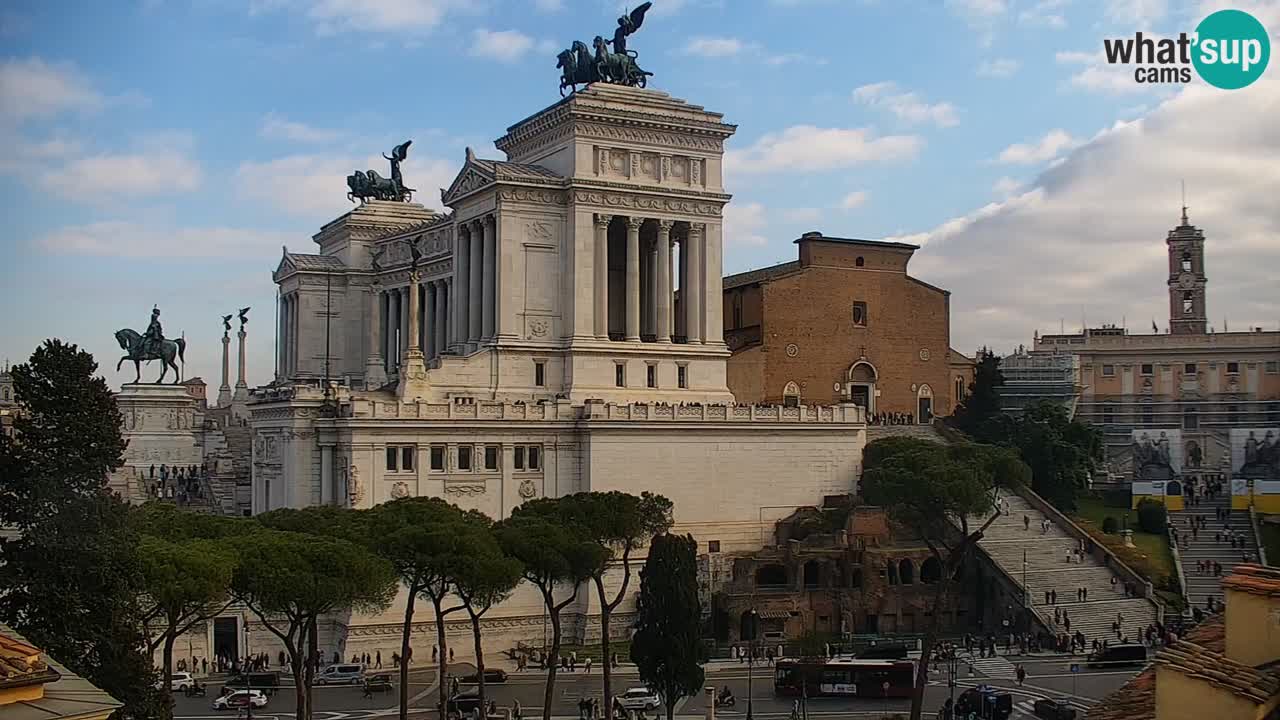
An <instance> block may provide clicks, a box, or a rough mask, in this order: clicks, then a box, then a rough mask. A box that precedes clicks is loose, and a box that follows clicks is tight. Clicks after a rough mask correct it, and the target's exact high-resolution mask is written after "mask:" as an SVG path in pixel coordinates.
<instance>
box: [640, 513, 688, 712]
mask: <svg viewBox="0 0 1280 720" xmlns="http://www.w3.org/2000/svg"><path fill="white" fill-rule="evenodd" d="M636 614H637V618H636V632H635V635H634V636H633V637H632V639H631V660H632V661H633V662H634V663H635V664H636V666H637V667H638V668H639V670H640V680H641V681H643V682H644V684H645V685H647V686H649V687H651V688H653V689H655V690H657V691H658V692H659V694H661V695H662V702H663V704H665V705H666V708H667V720H672V718H674V717H675V711H676V703H678V702H679V701H680V698H684V697H689V696H692V695H694V694H696V693H698V692H699V691H701V689H702V684H703V680H704V673H703V670H702V644H701V642H700V638H701V630H702V605H701V601H700V600H699V598H698V543H697V541H695V540H694V539H693V536H692V535H683V536H681V535H659V536H657V537H655V538H654V539H653V543H652V544H651V545H650V547H649V557H648V558H647V559H646V560H645V563H644V568H642V569H641V570H640V594H639V596H638V597H637V598H636Z"/></svg>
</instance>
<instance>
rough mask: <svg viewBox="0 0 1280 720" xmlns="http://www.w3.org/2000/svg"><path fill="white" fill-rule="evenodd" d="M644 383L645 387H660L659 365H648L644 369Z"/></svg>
mask: <svg viewBox="0 0 1280 720" xmlns="http://www.w3.org/2000/svg"><path fill="white" fill-rule="evenodd" d="M644 373H645V375H644V385H645V387H651V388H656V387H658V366H657V365H647V366H646V367H645V369H644Z"/></svg>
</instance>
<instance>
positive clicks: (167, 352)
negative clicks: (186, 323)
mask: <svg viewBox="0 0 1280 720" xmlns="http://www.w3.org/2000/svg"><path fill="white" fill-rule="evenodd" d="M116 342H118V343H120V349H121V350H124V351H125V356H124V357H122V358H120V360H119V362H117V363H116V371H117V372H119V370H120V365H121V364H123V363H124V361H125V360H132V361H133V371H134V379H133V381H134V382H135V383H136V382H141V380H142V367H141V363H142V362H143V361H144V360H146V361H151V360H159V361H160V367H161V368H162V370H161V372H160V379H159V380H156V382H157V383H162V382H164V377H165V375H167V374H168V373H169V368H173V384H174V385H177V384H178V383H179V382H180V381H181V379H182V374H181V372H180V371H179V370H178V364H177V363H176V362H174V358H177V359H178V360H182V361H184V362H185V361H186V358H184V357H183V353H184V352H185V351H186V349H187V341H186V340H183V339H182V338H178V339H177V340H163V341H161V343H160V351H159V352H156V351H154V350H151V349H147V350H145V351H144V350H143V348H142V335H140V334H139V333H138V331H136V330H131V329H129V328H124V329H123V330H117V331H116Z"/></svg>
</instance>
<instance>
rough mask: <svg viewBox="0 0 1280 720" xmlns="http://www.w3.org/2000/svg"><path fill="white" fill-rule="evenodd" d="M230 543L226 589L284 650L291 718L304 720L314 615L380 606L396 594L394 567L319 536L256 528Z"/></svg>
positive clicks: (315, 651) (312, 665) (308, 707)
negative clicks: (231, 569)
mask: <svg viewBox="0 0 1280 720" xmlns="http://www.w3.org/2000/svg"><path fill="white" fill-rule="evenodd" d="M347 512H355V511H347ZM233 544H234V547H235V550H236V553H237V555H238V558H239V562H238V564H237V565H236V569H235V573H234V575H233V577H232V582H231V587H232V592H233V593H234V594H235V596H236V597H237V598H238V599H240V600H242V601H243V602H244V603H245V605H247V606H248V607H249V609H250V610H251V611H253V613H254V614H255V615H257V616H258V619H259V621H260V622H261V623H262V625H263V627H265V628H267V630H269V631H270V632H271V633H272V634H273V635H275V636H276V637H277V638H279V640H280V642H281V643H282V644H283V645H284V648H285V652H286V653H287V654H288V656H289V668H290V671H291V673H292V674H293V681H294V692H295V701H296V703H297V712H296V717H297V720H311V717H312V704H311V685H312V681H313V680H314V678H315V670H316V662H315V661H316V660H318V658H319V648H318V647H317V625H318V623H319V621H320V618H321V617H323V616H325V615H328V614H330V613H334V612H344V611H352V610H354V611H377V610H382V609H385V608H386V607H387V606H389V605H390V604H391V600H392V598H394V597H395V593H396V587H397V582H396V573H395V570H394V569H393V568H392V567H391V564H390V563H388V562H387V561H385V560H383V559H382V558H379V557H377V556H376V555H374V554H373V553H372V552H370V551H369V550H368V549H366V548H365V547H363V546H361V545H358V544H356V543H354V542H351V541H349V540H344V539H341V538H336V537H330V536H326V535H309V534H305V533H299V532H291V531H288V530H275V529H271V528H266V527H263V528H261V529H258V530H256V531H253V532H249V533H245V534H242V535H240V536H238V537H237V538H235V539H234V541H233Z"/></svg>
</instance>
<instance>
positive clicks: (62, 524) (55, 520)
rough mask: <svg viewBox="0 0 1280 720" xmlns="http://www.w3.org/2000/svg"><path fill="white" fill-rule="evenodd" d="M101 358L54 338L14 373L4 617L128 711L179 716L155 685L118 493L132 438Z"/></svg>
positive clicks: (4, 462)
mask: <svg viewBox="0 0 1280 720" xmlns="http://www.w3.org/2000/svg"><path fill="white" fill-rule="evenodd" d="M96 371H97V364H96V363H95V362H94V360H93V357H92V356H91V355H90V354H89V353H86V352H83V351H81V350H80V349H78V348H77V347H76V346H75V345H68V344H65V343H62V342H60V341H58V340H48V341H46V342H45V343H44V344H43V345H41V346H40V347H39V348H37V349H36V351H35V352H34V353H33V354H32V356H31V358H30V360H29V361H28V362H27V363H24V364H21V365H17V366H15V367H14V368H13V370H12V375H13V383H14V391H15V400H16V402H17V403H18V404H19V406H20V407H21V413H19V415H18V418H17V420H16V421H15V423H14V429H15V431H16V432H15V436H14V437H8V436H4V435H0V525H9V526H12V527H15V528H16V529H17V530H18V533H17V537H16V538H14V539H10V540H0V618H3V619H4V620H5V621H6V622H8V623H9V624H10V625H12V626H13V627H14V628H15V629H16V630H17V631H18V632H21V633H22V634H23V635H24V636H26V637H27V638H28V639H29V640H30V641H31V642H33V643H35V644H36V645H37V646H39V647H40V648H41V649H43V650H45V651H46V652H48V653H49V654H51V655H53V656H54V657H57V658H58V659H59V660H60V661H61V662H63V663H65V664H66V665H67V667H68V668H70V669H71V670H72V672H75V673H76V674H78V675H81V676H83V677H84V678H86V679H87V680H89V681H90V682H92V683H93V684H94V685H97V686H98V687H100V688H102V689H103V690H106V691H107V692H108V693H110V694H111V695H112V696H113V697H115V698H117V699H119V700H120V701H121V702H123V703H124V707H123V709H122V710H121V712H120V716H121V718H125V719H137V720H142V719H143V718H162V717H168V715H169V714H170V712H171V710H170V707H169V706H168V705H166V704H165V703H164V702H163V700H164V698H163V696H162V695H161V694H160V693H159V691H158V690H157V689H156V688H155V673H154V670H153V668H152V662H151V656H150V655H149V654H148V653H147V650H146V637H145V635H144V633H143V626H142V616H143V610H142V606H141V604H140V602H139V597H140V595H141V593H142V588H143V585H142V574H141V570H140V567H139V562H138V555H137V552H136V548H137V536H136V533H135V532H134V530H133V529H132V527H131V525H130V522H129V508H128V505H127V504H125V503H124V502H122V501H121V500H120V499H119V498H117V497H115V496H113V495H112V494H111V493H110V492H109V491H108V490H107V478H108V476H109V474H110V473H111V472H112V471H113V470H115V469H116V468H118V467H120V466H121V465H122V464H123V458H122V453H123V452H124V448H125V443H124V440H123V439H122V438H121V437H120V414H119V411H118V410H117V409H116V404H115V398H114V397H113V396H112V394H111V392H110V390H108V389H107V385H106V382H105V381H104V380H103V379H102V378H101V377H95V376H94V373H95V372H96Z"/></svg>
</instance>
